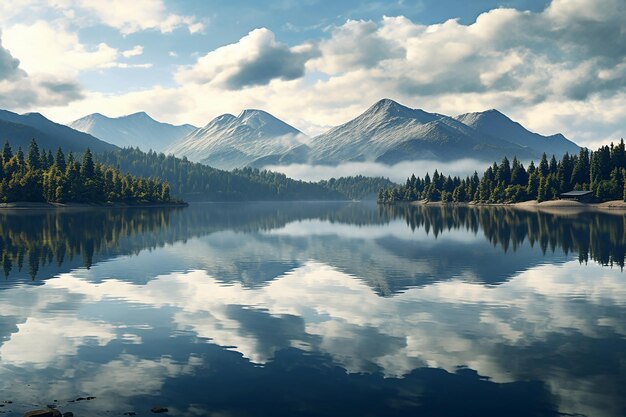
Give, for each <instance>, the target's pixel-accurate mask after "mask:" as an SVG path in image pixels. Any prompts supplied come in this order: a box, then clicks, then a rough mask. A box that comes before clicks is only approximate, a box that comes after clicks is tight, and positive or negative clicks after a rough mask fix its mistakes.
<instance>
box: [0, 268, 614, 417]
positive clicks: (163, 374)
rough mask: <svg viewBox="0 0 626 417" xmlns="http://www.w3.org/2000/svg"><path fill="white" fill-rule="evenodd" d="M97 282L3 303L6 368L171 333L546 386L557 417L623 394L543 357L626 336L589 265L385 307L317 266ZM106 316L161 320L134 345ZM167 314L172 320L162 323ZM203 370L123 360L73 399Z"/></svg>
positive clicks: (458, 284)
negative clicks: (232, 276)
mask: <svg viewBox="0 0 626 417" xmlns="http://www.w3.org/2000/svg"><path fill="white" fill-rule="evenodd" d="M98 268H99V266H96V267H95V268H94V269H93V270H92V271H81V273H80V274H64V275H61V276H59V277H57V278H54V279H50V280H48V281H46V283H45V284H44V285H42V286H40V287H37V288H34V287H30V288H29V287H23V286H20V287H15V288H12V289H8V290H5V291H3V292H2V293H1V294H0V298H1V300H0V301H1V304H0V315H1V316H4V317H15V326H16V327H15V326H13V327H11V326H9V327H8V328H7V329H8V331H9V335H8V337H5V341H4V342H3V343H2V345H1V346H0V360H1V361H2V363H3V364H8V365H11V366H14V367H34V368H36V369H41V368H45V367H50V366H52V367H55V368H57V369H61V368H62V367H63V366H64V360H69V358H71V356H73V355H76V354H77V353H78V351H79V349H81V348H83V347H85V346H92V347H94V348H104V346H105V345H107V344H111V343H112V342H113V341H115V340H118V341H121V342H124V343H129V342H131V343H140V342H141V341H142V340H144V339H145V338H143V337H142V332H146V331H147V332H150V331H151V330H150V329H154V328H157V327H160V326H161V327H162V326H173V327H174V328H175V329H176V330H179V331H185V332H191V333H193V334H195V335H196V336H197V337H199V338H202V339H206V340H208V341H209V342H210V343H214V344H217V345H220V346H223V347H228V348H229V349H232V350H236V351H237V352H240V353H241V354H242V355H243V356H244V357H246V358H248V359H250V360H251V361H252V362H255V363H259V364H264V363H267V362H268V361H271V360H272V359H273V358H274V357H275V354H276V352H277V351H279V350H281V349H284V348H287V347H290V346H296V347H299V348H302V349H305V350H310V351H316V352H323V353H326V354H328V355H330V356H331V357H332V358H333V359H334V361H336V362H337V363H339V364H341V365H342V366H343V367H344V368H345V369H347V370H348V371H349V372H358V373H361V372H373V371H376V370H382V372H383V373H384V374H385V375H386V376H388V377H401V376H403V375H405V374H407V373H409V372H411V371H412V370H413V369H415V368H419V367H423V366H430V367H438V368H443V369H445V370H447V371H449V372H454V371H455V370H456V369H458V367H459V366H468V367H470V368H472V369H475V370H476V371H478V373H479V374H481V375H484V376H487V377H489V378H491V379H493V380H494V381H496V382H509V381H515V380H520V379H521V380H526V379H541V378H546V382H547V383H548V384H549V386H550V387H551V389H552V392H553V393H555V394H558V395H559V397H560V398H562V402H563V404H566V405H567V404H569V405H567V406H566V407H565V408H566V410H562V411H576V410H580V409H581V408H580V407H582V404H581V403H575V402H572V401H573V400H567V398H568V397H569V396H575V395H579V396H580V395H582V394H584V395H586V396H591V397H593V398H594V399H595V398H596V397H594V396H597V395H600V394H598V387H604V386H607V385H610V384H619V383H623V382H624V381H623V377H622V376H620V375H619V374H618V375H613V376H611V375H604V374H598V375H595V376H594V379H595V381H596V385H594V386H589V387H588V389H587V388H585V385H584V381H586V378H587V376H588V372H589V371H588V370H585V369H583V364H582V363H581V364H572V363H570V362H569V361H565V366H571V367H572V368H571V369H568V368H565V367H562V366H561V365H560V362H559V361H557V360H552V358H551V357H550V355H549V354H546V353H545V351H550V349H552V347H550V344H554V346H553V348H559V347H560V344H559V343H562V342H567V343H568V344H576V345H577V346H579V347H580V349H582V350H584V349H585V346H587V345H589V344H592V343H595V342H594V340H600V339H603V338H604V339H616V340H619V339H623V338H624V336H626V325H625V324H624V323H623V322H622V321H621V320H618V319H616V318H617V317H623V315H624V310H625V308H626V290H625V289H624V286H623V276H622V275H621V273H620V272H619V271H617V270H611V269H607V268H602V267H599V266H597V265H589V266H586V267H580V266H579V265H578V262H570V263H567V264H564V265H559V266H554V265H542V266H538V267H536V268H532V269H530V270H528V271H525V272H523V273H521V274H519V275H517V276H515V277H514V278H513V279H511V280H509V281H508V282H505V283H502V284H500V285H497V286H489V285H483V284H480V283H472V282H466V281H459V280H449V281H440V282H435V283H432V284H429V285H426V286H422V287H419V288H411V289H408V290H406V291H404V292H403V293H401V294H398V295H396V296H394V297H380V296H378V295H376V294H375V293H374V292H372V290H371V288H370V287H369V286H367V285H366V284H365V283H364V282H362V281H360V280H356V279H354V277H352V276H350V275H347V274H345V273H343V272H341V271H339V270H337V269H335V268H333V267H330V266H328V265H325V264H321V263H317V262H307V263H305V264H304V265H302V266H301V267H298V268H295V269H293V270H292V271H290V272H288V273H287V274H285V275H283V276H281V277H279V278H277V279H275V280H273V281H271V282H269V283H268V284H267V285H265V286H263V287H259V288H255V289H250V288H247V287H246V286H245V285H243V284H241V283H239V282H235V283H231V284H229V285H225V284H224V283H223V282H220V281H219V280H217V279H215V278H214V277H213V276H211V275H208V274H207V273H206V272H205V271H201V270H195V271H189V272H186V273H175V274H168V275H161V276H157V277H155V278H154V279H152V280H150V281H148V282H147V283H145V284H143V285H137V284H134V283H132V282H128V281H121V280H118V279H108V280H104V281H92V280H91V279H90V278H91V277H92V275H93V276H97V275H98V273H99V272H98ZM31 296H32V298H31ZM24 300H30V301H24ZM22 301H24V303H22ZM107 302H115V303H117V304H116V305H117V306H118V308H119V310H120V313H119V314H127V315H133V314H134V312H135V311H137V310H138V309H144V310H145V309H146V308H148V309H149V310H150V309H155V311H159V314H160V315H161V316H159V317H158V318H155V317H151V316H150V315H149V314H145V315H144V316H142V317H144V321H142V322H139V323H138V325H139V326H143V329H144V330H141V331H140V330H139V329H134V328H132V327H128V326H118V324H119V323H116V322H113V321H111V322H105V321H103V319H102V318H98V314H97V308H94V307H91V308H87V307H88V306H94V305H96V306H97V305H98V304H99V303H107ZM60 306H65V307H63V308H61V307H60ZM163 314H167V315H169V317H168V318H167V320H165V321H163V317H162V315H163ZM168 321H169V322H168ZM536 346H542V349H543V350H542V351H541V352H543V353H542V354H541V355H542V356H541V357H542V358H543V363H538V362H537V356H536V355H538V351H536V350H535V349H536ZM568 353H569V352H568V351H563V352H561V353H560V355H561V356H563V355H565V356H567V354H568ZM611 355H613V357H611ZM560 359H561V361H562V360H563V357H561V358H560ZM605 359H606V361H609V362H610V361H613V362H615V363H616V365H617V366H619V364H620V363H622V362H623V360H624V358H623V356H620V354H619V353H615V352H609V354H607V357H606V358H605ZM511 360H514V362H515V364H512V363H511ZM201 361H202V360H201V359H200V358H197V357H189V359H188V363H186V364H184V363H183V364H181V363H178V362H175V361H173V360H171V359H169V358H167V357H160V358H152V359H145V358H144V359H140V358H139V357H137V356H134V355H129V354H124V353H122V354H118V355H115V356H113V357H111V358H110V360H109V361H108V362H105V363H103V364H101V365H95V364H93V365H91V366H92V367H93V369H90V370H89V371H81V370H80V369H79V370H77V371H76V372H77V377H78V378H79V382H78V383H77V384H78V385H77V386H76V387H75V388H77V389H80V390H82V391H84V392H96V391H97V392H112V393H115V394H116V395H122V396H129V397H130V396H135V395H140V394H150V393H154V392H155V391H157V390H158V389H159V387H160V386H161V385H162V384H163V381H164V380H165V378H168V377H175V376H177V375H183V374H189V373H192V372H193V371H194V368H195V367H196V366H198V365H199V364H201ZM538 366H541V369H539V368H538ZM128 369H133V371H132V372H128ZM571 380H579V381H580V382H581V384H578V385H575V384H572V383H571ZM114 381H120V382H119V383H118V382H114ZM142 381H143V382H142ZM581 390H583V391H585V390H586V391H585V392H584V393H581V392H580V391H581ZM82 391H81V392H82ZM602 395H606V394H602ZM609 400H610V401H612V402H615V401H616V398H614V397H612V398H610V399H609ZM567 401H570V402H569V403H568V402H567ZM586 403H587V404H589V403H592V401H588V402H586ZM613 405H614V406H616V407H619V406H620V404H613ZM622 406H623V404H622ZM591 414H593V413H591ZM607 415H608V414H607Z"/></svg>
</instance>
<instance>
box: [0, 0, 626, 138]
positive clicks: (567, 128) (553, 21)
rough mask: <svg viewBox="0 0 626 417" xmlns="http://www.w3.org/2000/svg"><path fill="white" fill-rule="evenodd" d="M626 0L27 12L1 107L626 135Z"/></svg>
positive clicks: (18, 19)
mask: <svg viewBox="0 0 626 417" xmlns="http://www.w3.org/2000/svg"><path fill="white" fill-rule="evenodd" d="M625 9H626V6H625V5H624V2H623V1H622V0H552V1H543V0H539V1H537V0H535V1H532V0H518V1H492V0H483V1H461V0H445V1H442V0H439V1H433V0H421V1H420V0H399V1H369V2H364V1H354V0H342V1H323V0H299V1H298V0H274V1H267V2H256V1H254V2H253V1H232V0H231V1H223V0H206V1H200V0H188V1H184V0H135V1H133V2H128V1H125V0H109V1H104V0H50V1H44V0H23V2H21V7H19V8H16V7H15V6H11V5H10V4H7V3H2V4H0V41H1V42H2V46H1V47H0V107H1V108H8V109H11V110H15V111H40V112H42V113H44V114H46V115H48V116H49V117H52V118H53V119H55V120H58V121H61V122H69V121H71V120H74V119H77V118H79V117H81V116H84V115H85V114H88V113H92V112H100V113H103V114H107V115H110V116H119V115H123V114H127V113H132V112H136V111H144V110H145V111H147V112H148V113H149V114H151V115H152V116H153V117H155V118H157V119H160V120H164V121H169V122H172V123H186V122H189V123H194V124H196V125H203V124H206V123H207V122H208V121H209V120H211V119H212V118H213V117H215V116H218V115H219V114H222V113H225V112H230V113H238V112H239V111H241V110H242V109H244V108H249V107H260V108H263V109H265V110H268V111H270V112H272V113H273V114H275V115H276V116H277V117H280V118H281V119H283V120H285V121H287V122H288V123H291V124H293V125H294V126H296V127H298V128H299V129H301V130H303V131H304V132H305V133H309V134H315V133H319V132H321V131H323V130H324V129H326V128H328V127H330V126H333V125H336V124H338V123H342V122H344V121H346V120H348V119H349V118H351V117H354V116H356V115H357V114H359V113H360V112H362V111H363V110H365V109H366V108H367V107H368V106H369V105H371V104H372V103H373V102H374V101H376V100H377V99H380V98H383V97H390V98H393V99H396V100H398V101H400V102H402V103H403V104H406V105H409V106H412V107H420V108H424V109H425V110H427V111H437V112H442V113H446V114H451V115H454V114H458V113H464V112H468V111H479V110H485V109H488V108H498V109H500V110H502V111H504V112H505V113H507V114H508V115H509V116H511V117H512V118H514V119H516V120H519V121H520V122H522V123H524V124H525V125H527V126H528V127H530V128H532V129H534V130H537V131H539V132H540V133H544V134H552V133H556V132H563V133H565V134H566V135H567V136H568V137H570V138H572V139H574V140H576V141H577V142H580V143H583V144H588V145H594V144H598V143H604V142H606V141H608V140H611V139H619V137H621V136H623V130H624V125H625V122H624V120H626V114H624V111H623V110H622V109H623V108H624V107H625V106H624V104H626V91H625V90H626V87H625V86H626V46H625V45H626V28H625V26H624V21H626V13H625Z"/></svg>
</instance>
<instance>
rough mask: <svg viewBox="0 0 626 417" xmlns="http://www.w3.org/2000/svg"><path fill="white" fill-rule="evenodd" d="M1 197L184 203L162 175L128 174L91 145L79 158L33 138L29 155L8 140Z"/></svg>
mask: <svg viewBox="0 0 626 417" xmlns="http://www.w3.org/2000/svg"><path fill="white" fill-rule="evenodd" d="M0 202H2V203H12V202H25V203H57V204H60V203H87V204H114V203H120V204H128V205H146V204H180V203H181V202H180V201H177V200H174V199H173V198H172V197H171V195H170V186H169V184H168V183H167V182H163V181H161V180H159V179H153V178H150V179H146V178H141V177H136V176H133V175H130V174H123V173H122V172H121V171H120V170H119V169H117V168H113V167H111V166H105V165H103V164H101V163H99V162H95V161H94V157H93V155H92V153H91V151H90V150H89V149H86V150H85V152H84V153H83V154H82V157H81V158H80V159H79V158H77V157H75V156H74V154H73V153H72V152H69V153H68V154H67V155H65V153H64V152H63V150H62V149H61V148H58V149H57V151H56V153H55V154H54V155H53V153H52V152H51V151H49V150H48V151H42V150H40V148H39V145H38V144H37V142H36V141H35V140H34V139H33V140H32V141H31V143H30V145H29V147H28V150H27V152H26V154H24V152H23V151H22V148H21V147H18V149H17V150H15V151H14V150H13V149H12V148H11V145H10V144H9V143H8V142H6V143H5V145H4V147H3V149H2V155H1V156H0Z"/></svg>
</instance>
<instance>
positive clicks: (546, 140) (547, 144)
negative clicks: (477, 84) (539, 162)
mask: <svg viewBox="0 0 626 417" xmlns="http://www.w3.org/2000/svg"><path fill="white" fill-rule="evenodd" d="M455 119H457V120H458V121H460V122H462V123H463V124H466V125H468V126H470V127H472V128H474V129H476V130H477V131H478V132H480V133H483V134H486V135H490V136H493V137H495V138H504V139H506V140H507V141H509V142H512V143H514V144H516V145H520V146H525V147H528V148H531V149H532V150H533V152H534V153H535V154H536V153H538V152H539V153H542V152H545V153H546V154H548V155H552V154H554V155H557V156H559V155H563V154H565V153H566V152H569V153H570V154H577V153H578V151H579V150H580V147H579V146H578V145H576V144H575V143H574V142H572V141H570V140H569V139H567V138H566V137H565V136H563V135H562V134H560V133H558V134H556V135H552V136H543V135H540V134H538V133H534V132H531V131H529V130H528V129H526V128H525V127H524V126H522V125H521V124H519V123H517V122H514V121H513V120H511V119H509V118H508V117H507V116H506V115H504V114H502V113H500V112H499V111H498V110H495V109H491V110H487V111H484V112H478V113H466V114H461V115H459V116H457V117H455ZM536 156H539V155H536Z"/></svg>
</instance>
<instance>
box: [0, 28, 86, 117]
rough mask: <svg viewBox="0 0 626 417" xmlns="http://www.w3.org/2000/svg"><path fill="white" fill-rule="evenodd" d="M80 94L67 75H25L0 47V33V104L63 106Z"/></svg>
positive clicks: (12, 58) (14, 105) (14, 59)
mask: <svg viewBox="0 0 626 417" xmlns="http://www.w3.org/2000/svg"><path fill="white" fill-rule="evenodd" d="M82 97H83V95H82V91H81V87H80V86H79V85H78V83H76V82H75V81H74V80H73V79H71V78H69V77H65V76H51V75H45V74H36V75H34V76H29V74H28V73H27V72H26V71H24V69H23V68H22V66H21V62H20V60H18V59H17V58H15V57H14V56H13V55H12V53H11V52H10V51H9V50H8V49H5V48H4V47H3V45H2V34H1V33H0V107H9V108H13V107H18V108H19V107H29V106H33V105H38V106H60V105H61V106H63V105H66V104H67V103H68V102H70V101H73V100H77V99H79V98H82Z"/></svg>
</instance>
